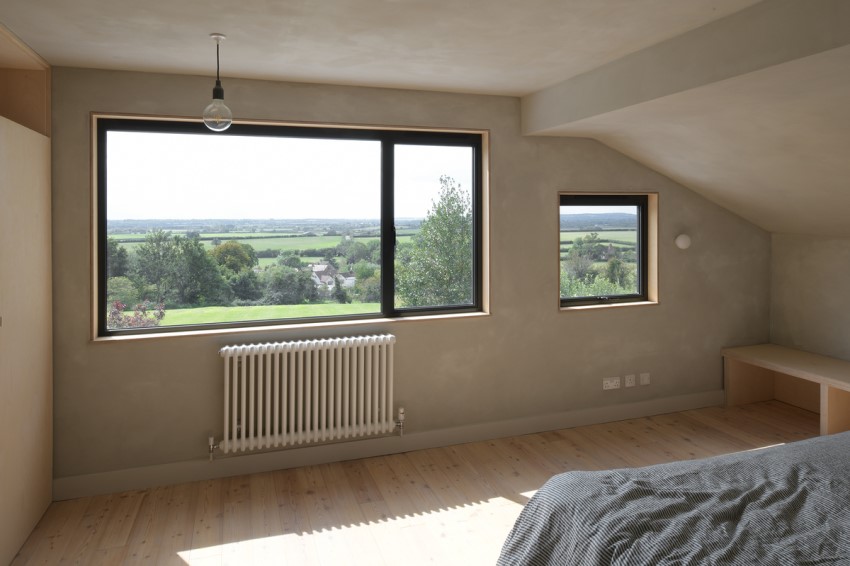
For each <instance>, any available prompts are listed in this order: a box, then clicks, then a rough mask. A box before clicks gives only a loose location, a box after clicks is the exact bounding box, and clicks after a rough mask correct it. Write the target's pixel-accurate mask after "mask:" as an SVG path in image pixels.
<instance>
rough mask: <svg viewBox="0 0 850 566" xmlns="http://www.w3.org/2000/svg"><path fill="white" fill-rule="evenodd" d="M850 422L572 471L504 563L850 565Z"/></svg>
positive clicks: (528, 520) (547, 490) (532, 505)
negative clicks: (663, 458) (817, 433)
mask: <svg viewBox="0 0 850 566" xmlns="http://www.w3.org/2000/svg"><path fill="white" fill-rule="evenodd" d="M848 475H850V432H845V433H840V434H834V435H830V436H823V437H818V438H813V439H809V440H803V441H799V442H794V443H791V444H787V445H783V446H777V447H772V448H765V449H762V450H756V451H751V452H741V453H736V454H729V455H724V456H718V457H714V458H708V459H704V460H692V461H684V462H673V463H669V464H661V465H657V466H649V467H646V468H635V469H621V470H607V471H598V472H597V471H594V472H568V473H565V474H560V475H557V476H554V477H553V478H551V479H550V480H549V481H548V482H546V484H545V485H544V486H543V487H542V488H541V489H540V490H539V491H538V492H537V493H536V494H535V495H534V496H533V497H532V498H531V500H530V501H529V502H528V504H527V505H526V506H525V508H524V509H523V511H522V513H521V514H520V516H519V518H518V519H517V521H516V524H515V525H514V527H513V529H512V530H511V533H510V534H509V536H508V538H507V540H506V541H505V543H504V546H503V548H502V553H501V555H500V557H499V562H498V564H499V566H514V565H534V566H538V565H539V566H542V565H556V564H557V565H580V566H593V565H596V564H618V565H628V566H637V565H642V564H648V565H653V566H655V565H662V564H744V565H756V564H757V565H758V566H769V565H774V564H777V565H779V564H782V565H786V564H787V565H803V564H848V565H850V490H848Z"/></svg>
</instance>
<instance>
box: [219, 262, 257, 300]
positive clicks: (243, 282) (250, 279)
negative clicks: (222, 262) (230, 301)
mask: <svg viewBox="0 0 850 566" xmlns="http://www.w3.org/2000/svg"><path fill="white" fill-rule="evenodd" d="M227 284H228V285H229V286H230V290H231V292H233V295H234V296H235V297H236V298H237V299H240V300H243V301H256V300H258V299H260V298H261V297H262V296H263V290H262V289H261V288H260V280H259V278H258V277H257V274H256V273H255V272H254V270H253V269H249V270H247V271H240V272H239V273H233V272H230V274H229V275H228V277H227Z"/></svg>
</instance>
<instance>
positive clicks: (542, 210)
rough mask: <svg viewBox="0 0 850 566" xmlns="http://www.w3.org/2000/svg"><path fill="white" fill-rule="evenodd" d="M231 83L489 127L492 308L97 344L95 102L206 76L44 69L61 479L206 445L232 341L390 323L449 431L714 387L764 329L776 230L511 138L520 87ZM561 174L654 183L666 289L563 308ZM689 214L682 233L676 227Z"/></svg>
mask: <svg viewBox="0 0 850 566" xmlns="http://www.w3.org/2000/svg"><path fill="white" fill-rule="evenodd" d="M224 84H225V88H226V92H227V101H228V104H229V105H230V106H231V108H232V110H233V112H234V115H235V116H236V117H237V118H253V119H270V120H297V121H316V122H336V123H352V124H377V125H381V124H386V125H397V126H398V125H400V126H428V127H452V128H481V129H488V130H489V131H490V146H491V150H490V193H489V231H490V241H489V244H490V257H489V281H490V307H491V308H490V311H491V312H490V315H489V316H478V317H471V318H461V319H451V320H428V321H425V320H420V321H417V320H405V321H398V322H385V323H379V324H371V325H357V326H351V325H349V326H346V325H340V326H334V327H325V328H312V329H282V330H268V329H267V330H263V331H257V332H253V333H231V334H219V335H208V336H193V337H181V338H178V337H166V338H161V339H142V340H125V341H112V342H93V341H92V339H91V330H90V328H91V320H90V310H91V307H90V305H91V296H92V289H91V280H92V275H91V273H90V265H91V252H90V249H91V243H90V234H91V225H90V222H91V208H92V201H91V184H90V183H91V171H90V151H91V150H90V130H89V125H90V113H91V112H93V111H100V112H122V113H140V114H161V115H175V116H181V115H182V116H197V115H198V114H199V113H200V111H201V110H202V108H203V106H204V105H205V104H206V100H207V98H208V97H209V90H210V88H211V81H210V79H209V78H208V77H188V76H176V75H155V74H140V73H123V72H105V71H94V70H79V69H68V68H58V69H55V70H54V74H53V101H54V104H53V119H54V129H53V135H54V138H53V139H54V153H53V165H54V201H53V206H54V211H55V215H54V234H53V246H54V273H55V274H56V275H55V278H54V298H55V303H54V305H55V307H54V315H55V321H56V334H55V335H56V344H55V362H56V372H55V376H56V436H55V442H56V452H55V456H56V468H55V475H56V477H57V478H60V479H61V478H68V477H72V476H85V475H87V474H94V473H98V472H110V471H115V470H122V469H127V468H136V467H140V466H151V465H157V464H169V463H174V462H181V461H187V460H199V461H200V460H202V459H204V458H205V457H206V438H207V436H208V435H209V434H214V433H216V432H220V430H219V429H220V410H221V409H220V407H221V395H222V394H221V387H220V379H221V359H220V358H219V356H218V353H217V352H218V349H219V348H220V347H221V346H222V345H225V344H231V343H248V342H256V341H266V340H285V339H301V338H311V337H323V336H336V335H347V334H351V333H361V334H362V333H366V332H392V333H394V334H396V335H397V336H398V342H397V350H396V358H395V360H396V366H395V370H396V389H395V391H396V397H397V400H398V403H400V404H403V405H404V406H405V407H406V409H407V415H408V419H407V426H406V438H407V437H408V435H409V436H410V438H416V437H417V435H426V434H428V433H431V432H433V431H439V430H447V429H456V430H458V431H461V432H460V433H459V434H458V435H456V436H455V438H463V431H464V430H468V429H470V427H472V428H475V427H478V428H477V429H476V430H478V434H482V433H481V430H484V429H486V427H487V426H490V425H492V424H494V423H496V424H498V423H508V425H505V426H502V428H501V430H502V431H505V430H510V428H511V427H510V422H514V420H517V419H518V420H522V419H529V418H535V417H538V416H541V415H549V414H568V415H569V414H572V413H576V414H578V413H579V412H581V411H587V410H588V409H593V408H599V407H609V408H613V410H610V411H609V412H608V414H610V415H614V416H616V415H617V414H619V413H618V410H617V408H618V407H639V406H642V405H640V403H641V402H646V401H651V400H659V399H662V400H663V399H670V400H671V401H670V403H669V408H670V410H675V409H676V408H677V407H678V405H677V400H678V399H683V398H686V397H688V396H693V395H695V394H700V393H705V392H709V393H717V392H719V391H720V389H721V360H720V355H719V350H720V348H721V347H723V346H726V345H730V344H746V343H755V342H763V341H766V340H767V337H768V328H769V321H768V311H769V297H768V286H769V252H770V238H769V236H768V234H766V233H765V232H763V231H762V230H760V229H758V228H756V227H754V226H753V225H751V224H749V223H747V222H745V221H743V220H742V219H740V218H739V217H737V216H735V215H733V214H731V213H729V212H727V211H726V210H723V209H721V208H719V207H717V206H715V205H713V204H711V203H709V202H708V201H706V200H704V199H703V198H701V197H699V196H697V195H696V194H694V193H693V192H691V191H689V190H687V189H685V188H683V187H681V186H679V185H677V184H676V183H674V182H672V181H670V180H669V179H667V178H665V177H663V176H661V175H659V174H656V173H654V172H653V171H651V170H649V169H647V168H645V167H643V166H641V165H640V164H638V163H636V162H634V161H632V160H630V159H629V158H626V157H624V156H623V155H621V154H619V153H617V152H615V151H613V150H610V149H608V148H606V147H605V146H603V145H601V144H599V143H597V142H594V141H592V140H588V139H566V138H564V139H557V138H533V137H523V136H521V135H520V123H519V120H520V116H519V115H520V112H519V100H518V99H515V98H509V97H485V96H471V95H461V94H444V93H431V92H416V91H399V90H382V89H368V88H354V87H340V86H327V85H324V86H322V85H307V84H286V83H273V82H262V81H248V80H234V79H225V80H224ZM211 163H215V164H217V166H222V167H226V166H227V165H226V164H227V160H226V158H223V159H215V160H211ZM140 166H149V164H140ZM199 166H209V164H199ZM566 190H582V191H594V190H596V191H654V192H657V193H658V194H659V215H660V226H659V241H660V244H659V296H660V302H659V304H658V305H655V306H644V307H626V308H611V309H604V310H592V311H583V312H561V311H559V308H558V265H557V253H558V248H557V242H558V238H557V231H558V209H557V203H558V199H557V194H558V192H559V191H566ZM683 231H685V232H687V233H689V234H690V235H691V237H692V239H693V242H694V243H693V246H692V247H691V248H690V249H689V250H687V251H682V250H679V249H678V248H676V247H675V246H674V245H673V239H674V238H675V236H676V235H677V234H678V233H680V232H683ZM644 371H648V372H651V375H652V385H651V386H648V387H637V388H634V389H629V390H620V391H616V392H603V391H602V389H601V379H602V378H603V377H606V376H611V375H624V374H625V373H635V372H644ZM482 427H483V428H482ZM496 428H498V427H496ZM493 430H495V428H494V429H493Z"/></svg>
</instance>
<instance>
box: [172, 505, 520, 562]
mask: <svg viewBox="0 0 850 566" xmlns="http://www.w3.org/2000/svg"><path fill="white" fill-rule="evenodd" d="M533 493H534V492H527V493H523V494H522V495H523V496H525V497H530V495H533ZM517 499H522V498H517ZM361 505H363V504H361ZM365 505H368V503H367V504H365ZM522 508H523V505H522V504H520V503H518V502H516V501H511V500H509V499H506V498H503V497H496V498H493V499H489V500H487V501H485V502H476V503H470V504H467V505H463V506H458V507H452V508H449V509H439V510H436V511H429V512H424V513H417V514H415V515H406V516H403V517H390V518H387V519H382V520H380V521H370V522H364V523H358V524H353V525H343V526H337V525H336V524H335V523H334V521H333V520H332V519H331V518H329V517H324V518H323V519H325V520H324V521H323V520H321V519H320V520H318V521H317V520H313V518H312V517H311V518H310V519H311V523H313V524H312V525H311V527H312V529H313V531H312V532H307V533H303V532H297V533H287V534H278V535H269V536H265V537H257V538H252V539H247V540H243V541H238V542H230V543H224V544H220V545H214V546H207V547H204V548H196V549H191V550H185V551H181V552H178V553H177V555H178V556H179V557H180V558H181V559H182V560H183V562H185V563H186V564H187V565H189V566H211V565H213V564H215V565H230V564H233V565H240V566H241V565H244V564H276V565H283V566H286V565H293V566H294V565H298V566H309V565H316V564H329V565H330V564H334V565H336V564H345V565H346V566H349V565H358V564H363V565H369V566H376V565H380V564H386V565H387V566H390V565H395V564H399V563H400V562H403V563H404V564H405V566H411V565H417V564H441V565H450V564H464V565H471V566H474V565H477V564H488V565H492V564H495V562H496V559H497V558H498V556H499V551H500V550H501V548H502V543H503V542H504V540H505V538H506V537H507V535H508V532H509V531H510V530H511V527H512V526H513V524H514V521H516V518H517V517H518V516H519V513H520V511H521V510H522ZM311 511H314V510H313V509H308V510H307V513H308V514H309V513H310V512H311ZM315 511H317V512H319V513H323V511H322V510H319V509H316V510H315ZM321 523H327V524H333V525H334V526H332V527H330V528H328V527H327V526H322V525H321ZM259 528H260V529H261V528H262V527H261V526H260V527H259ZM252 530H255V531H256V530H258V526H257V525H253V524H252ZM308 530H309V529H308ZM443 549H447V550H445V551H444V550H443ZM448 549H451V555H449V554H448ZM458 549H461V552H460V553H458Z"/></svg>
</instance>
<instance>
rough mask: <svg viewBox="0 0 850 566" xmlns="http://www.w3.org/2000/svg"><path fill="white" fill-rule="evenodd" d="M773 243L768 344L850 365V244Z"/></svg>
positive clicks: (811, 239) (785, 239)
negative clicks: (799, 350)
mask: <svg viewBox="0 0 850 566" xmlns="http://www.w3.org/2000/svg"><path fill="white" fill-rule="evenodd" d="M772 242H773V246H772V265H771V324H770V341H771V342H773V343H775V344H780V345H782V346H788V347H791V348H799V349H801V350H806V351H808V352H814V353H816V354H822V355H825V356H833V357H836V358H841V359H843V360H850V292H848V291H850V283H848V282H850V239H848V238H829V237H815V236H794V235H787V234H774V235H773V236H772Z"/></svg>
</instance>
